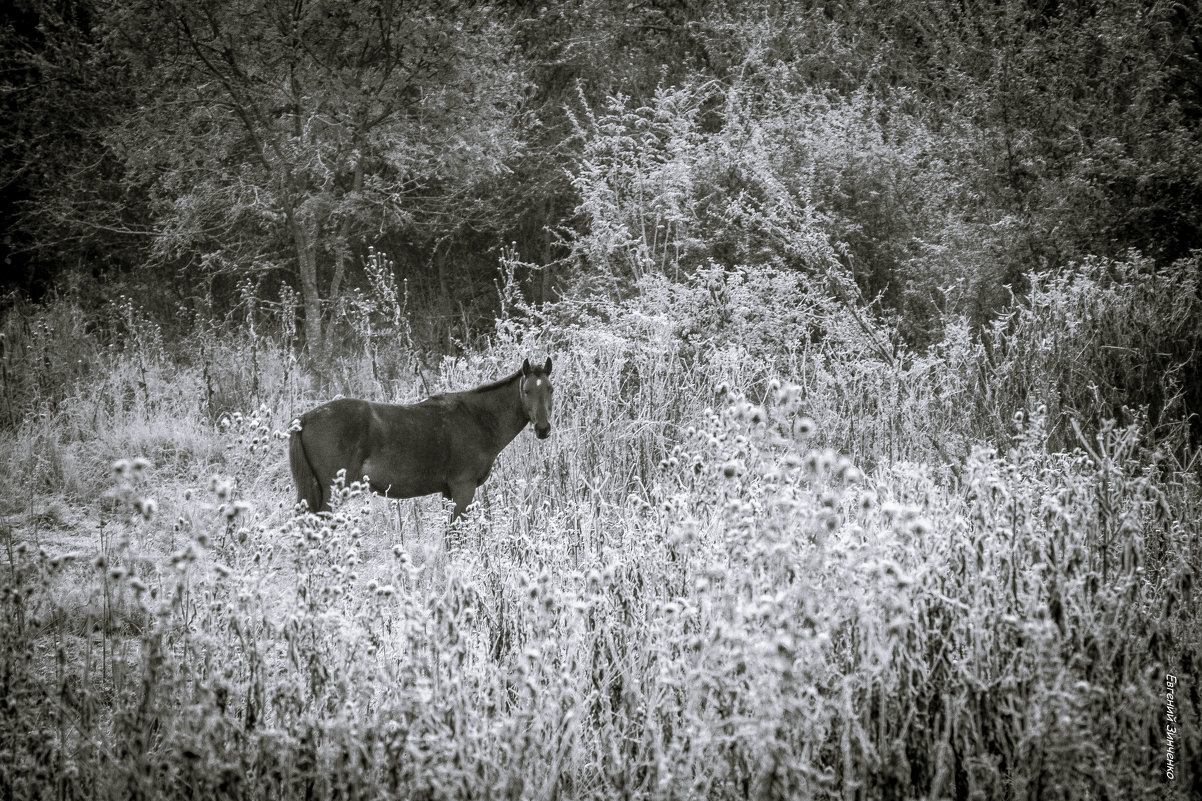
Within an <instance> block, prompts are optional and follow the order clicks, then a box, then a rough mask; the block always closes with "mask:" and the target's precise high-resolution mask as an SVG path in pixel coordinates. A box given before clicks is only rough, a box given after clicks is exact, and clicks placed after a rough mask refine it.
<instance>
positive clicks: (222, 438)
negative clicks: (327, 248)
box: [0, 264, 1202, 799]
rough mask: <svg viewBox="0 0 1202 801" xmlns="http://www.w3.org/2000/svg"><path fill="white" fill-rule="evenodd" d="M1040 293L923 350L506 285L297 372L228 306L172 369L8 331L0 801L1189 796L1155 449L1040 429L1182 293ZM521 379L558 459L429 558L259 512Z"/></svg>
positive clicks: (1189, 481) (1078, 431) (687, 304)
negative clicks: (544, 375) (307, 458)
mask: <svg viewBox="0 0 1202 801" xmlns="http://www.w3.org/2000/svg"><path fill="white" fill-rule="evenodd" d="M1195 268H1196V265H1195ZM1032 280H1033V286H1034V290H1033V293H1032V296H1031V298H1030V300H1029V301H1028V302H1027V303H1025V304H1024V305H1022V306H1020V307H1019V308H1018V310H1016V311H1015V312H1014V314H1013V316H1012V317H1011V318H1010V319H1009V320H1008V321H1007V325H1006V326H1005V327H1004V328H1003V327H1001V326H998V327H996V328H995V329H994V330H993V333H992V335H990V337H987V338H985V339H984V340H976V341H974V340H973V338H970V337H968V336H967V335H966V334H965V332H964V331H963V330H960V331H958V330H956V329H955V328H954V327H949V329H948V331H947V334H946V336H945V338H944V340H943V341H942V342H941V343H939V344H938V345H937V346H936V347H932V348H931V349H930V351H929V352H927V353H916V352H907V351H906V350H904V349H900V348H894V349H892V353H890V352H889V351H886V350H884V349H883V343H885V342H887V341H888V338H889V332H888V330H887V329H886V328H885V327H883V325H882V324H880V323H874V322H872V321H871V320H868V319H866V318H859V319H857V315H854V314H849V313H848V312H849V309H848V308H847V307H846V306H844V305H843V304H841V303H840V302H838V301H837V300H836V299H835V297H833V296H832V294H831V293H829V292H824V291H823V287H822V286H820V285H815V284H814V283H811V282H808V281H807V280H806V279H804V278H803V277H802V276H801V275H800V274H797V273H785V272H777V271H773V270H769V269H763V270H758V271H753V270H743V271H735V272H729V271H718V270H715V271H711V272H709V273H702V274H699V275H698V276H697V277H696V278H695V279H692V280H689V281H683V282H669V281H666V280H656V279H653V278H647V279H645V280H644V281H643V283H642V285H641V291H640V292H639V293H638V294H637V295H635V296H632V297H630V298H628V299H626V300H622V301H592V302H588V303H585V302H569V301H566V300H565V301H561V302H559V303H556V304H548V305H545V306H544V307H542V308H540V309H537V310H536V309H534V308H531V307H530V306H528V305H526V304H525V303H524V302H523V301H522V300H521V298H520V295H519V294H517V293H516V291H515V290H513V288H512V287H510V288H508V289H506V288H505V287H502V291H503V293H504V292H508V293H509V294H508V298H507V301H508V302H505V303H502V306H503V307H505V308H507V309H508V313H507V315H506V316H505V317H503V318H501V319H498V320H497V323H496V327H495V330H494V331H493V332H492V333H491V334H489V335H488V336H486V337H482V338H481V339H480V341H479V342H477V343H475V344H474V345H473V346H472V347H471V348H467V349H465V350H464V351H463V353H462V355H459V356H456V357H446V358H443V359H442V360H441V361H437V362H434V363H426V362H423V361H422V360H421V359H419V358H418V354H417V353H416V352H415V351H414V350H412V349H410V348H409V347H407V345H406V337H407V336H408V334H407V332H406V331H405V330H404V326H402V327H401V329H400V330H395V329H390V328H388V327H387V326H383V325H380V324H377V325H376V326H374V327H373V326H366V325H364V326H360V327H359V328H358V329H355V328H353V327H348V328H347V335H346V338H345V340H344V341H343V349H342V351H341V352H340V353H339V354H338V355H337V358H336V359H333V360H332V361H331V362H330V365H331V366H328V367H326V368H323V369H321V370H318V369H314V368H311V367H307V366H306V365H305V363H304V360H303V359H302V358H300V357H299V356H298V351H297V350H296V348H295V346H294V343H292V342H290V340H289V338H290V329H289V326H288V324H287V321H288V319H289V317H288V315H287V314H286V313H284V312H281V311H280V306H279V305H278V304H268V303H265V302H261V301H257V300H255V299H254V298H248V300H247V305H246V307H245V308H243V309H242V310H241V313H240V314H239V315H235V316H233V317H231V318H230V319H229V320H228V321H227V323H226V324H225V325H223V326H213V325H211V324H208V323H205V322H204V321H201V320H198V322H197V323H196V330H195V331H194V332H193V333H192V335H191V336H188V337H185V338H183V339H181V340H179V341H177V342H168V341H166V340H165V339H164V337H163V335H162V332H161V330H160V329H159V327H158V326H157V325H156V324H155V323H154V322H152V321H151V320H150V319H149V318H148V317H147V316H146V315H145V314H144V313H142V312H141V311H140V310H139V307H138V305H137V304H136V303H135V302H134V301H133V300H130V299H123V300H120V301H118V302H116V303H114V304H111V306H110V307H109V308H108V309H107V310H106V312H105V313H104V314H103V315H99V316H95V317H91V318H89V316H88V315H86V314H85V313H84V312H83V311H82V310H81V306H80V305H79V304H78V303H75V302H73V301H72V300H71V299H70V298H60V299H57V300H52V301H48V302H44V303H42V304H40V305H29V304H26V305H18V306H15V307H13V308H12V309H10V310H9V312H8V313H7V315H6V316H5V319H4V330H3V333H4V337H5V339H4V344H5V350H4V356H3V377H4V386H3V391H4V403H5V409H4V411H5V412H6V413H7V414H8V415H10V417H9V420H8V425H7V426H6V427H5V429H4V431H3V433H2V434H0V453H2V454H3V460H4V474H5V475H6V476H7V477H8V478H7V480H6V481H5V482H4V484H3V491H2V496H0V504H2V507H0V511H2V512H3V529H2V534H3V548H4V552H3V569H2V570H0V581H2V582H3V617H2V623H0V626H2V628H0V636H2V640H3V647H2V649H0V685H2V686H3V696H4V704H5V714H4V715H3V717H2V721H3V722H2V723H0V754H2V755H3V759H2V760H0V764H2V765H3V767H2V768H0V782H2V786H0V796H2V797H4V798H21V799H26V798H231V799H232V798H331V799H332V798H405V799H417V798H512V799H520V798H563V799H577V798H580V799H583V798H595V799H609V798H647V799H666V798H681V799H684V798H831V799H834V798H842V799H853V798H898V799H901V798H929V799H937V798H971V799H1017V798H1057V799H1060V798H1063V799H1084V798H1112V799H1139V798H1180V799H1185V798H1191V797H1196V794H1197V791H1198V788H1199V787H1200V786H1202V773H1200V772H1199V770H1198V768H1197V764H1198V762H1197V760H1196V756H1197V754H1198V753H1199V752H1200V749H1202V739H1200V735H1199V729H1198V727H1197V726H1196V724H1195V721H1196V720H1197V715H1198V712H1199V709H1200V706H1202V705H1200V704H1199V694H1198V678H1197V676H1198V674H1197V667H1196V666H1197V664H1198V659H1199V656H1200V654H1199V649H1200V644H1202V636H1200V634H1202V632H1200V630H1199V616H1198V608H1197V603H1196V597H1197V596H1196V593H1197V591H1198V590H1197V587H1196V586H1195V585H1194V584H1193V579H1194V577H1195V576H1197V575H1198V573H1199V568H1200V566H1202V546H1200V544H1199V540H1198V534H1199V528H1200V527H1202V522H1200V521H1202V495H1200V493H1199V485H1198V476H1199V471H1198V464H1197V462H1196V457H1194V456H1191V455H1190V454H1192V453H1195V452H1193V451H1191V450H1190V448H1189V444H1188V430H1187V428H1184V427H1182V426H1177V427H1176V428H1173V427H1172V426H1168V427H1166V426H1165V425H1161V426H1160V428H1157V425H1158V421H1157V420H1152V419H1149V418H1148V413H1147V409H1146V408H1145V409H1144V410H1143V411H1142V412H1141V411H1139V410H1131V409H1126V410H1125V411H1124V414H1125V415H1126V419H1125V420H1123V421H1121V422H1115V421H1114V420H1113V419H1108V418H1107V417H1106V415H1105V414H1104V412H1105V411H1107V410H1106V409H1099V410H1098V415H1097V416H1095V417H1093V418H1092V419H1088V418H1085V417H1084V416H1081V415H1079V414H1077V415H1067V414H1066V413H1064V411H1063V408H1062V407H1061V406H1058V405H1056V402H1057V399H1060V400H1061V401H1062V402H1063V403H1065V404H1067V402H1068V400H1069V397H1068V396H1069V393H1071V392H1072V391H1074V390H1075V389H1076V388H1075V387H1074V385H1073V384H1072V382H1071V381H1066V380H1065V379H1064V376H1065V375H1069V374H1071V372H1072V371H1082V372H1083V373H1084V374H1086V375H1089V376H1094V377H1096V376H1105V375H1112V374H1123V375H1134V374H1135V373H1136V372H1137V371H1138V370H1139V369H1140V368H1139V365H1137V364H1134V363H1129V362H1124V361H1123V360H1125V359H1129V358H1130V354H1132V353H1134V352H1135V351H1136V350H1137V348H1138V347H1139V346H1140V345H1141V342H1144V341H1146V340H1147V338H1149V337H1154V336H1157V331H1156V330H1153V329H1152V328H1150V327H1149V326H1147V325H1145V324H1144V323H1145V322H1146V320H1147V319H1148V317H1149V315H1152V316H1154V317H1155V319H1157V320H1164V321H1170V320H1171V318H1172V316H1171V315H1170V314H1167V313H1166V312H1165V309H1166V308H1169V307H1172V304H1173V303H1174V302H1176V303H1177V305H1178V306H1180V304H1182V303H1185V304H1186V305H1187V306H1188V305H1189V304H1190V303H1194V304H1195V306H1193V307H1191V308H1188V309H1185V311H1186V312H1188V313H1189V314H1193V313H1194V312H1196V303H1197V300H1196V298H1197V294H1196V289H1197V286H1196V284H1197V271H1196V269H1182V270H1178V271H1176V272H1173V273H1169V272H1164V273H1159V274H1156V275H1154V276H1152V277H1151V278H1149V277H1148V276H1147V275H1143V274H1141V275H1136V274H1135V273H1134V272H1133V271H1132V268H1131V265H1123V264H1106V265H1098V264H1095V265H1094V266H1093V267H1092V268H1090V267H1084V268H1082V269H1080V270H1078V271H1077V273H1076V274H1075V275H1074V276H1072V277H1071V279H1069V278H1066V279H1063V280H1060V281H1052V280H1040V279H1036V278H1034V277H1033V278H1032ZM1191 281H1192V282H1193V283H1190V282H1191ZM393 290H395V287H393ZM1191 293H1193V294H1192V295H1191ZM1191 297H1192V298H1194V300H1192V301H1191V300H1189V299H1190V298H1191ZM1174 298H1176V299H1177V300H1176V301H1174V300H1173V299H1174ZM1181 298H1185V299H1186V300H1184V301H1182V300H1181ZM373 303H376V304H377V306H376V307H373V308H374V310H375V313H376V319H377V320H387V319H389V318H390V317H391V315H390V313H389V309H393V308H395V307H396V304H397V303H398V297H397V296H396V295H395V294H393V295H392V296H391V297H389V296H388V292H387V291H383V292H382V294H381V295H379V296H377V297H375V298H374V299H373ZM1166 303H1167V304H1169V306H1168V307H1166V306H1165V304H1166ZM1184 321H1185V323H1192V324H1193V325H1197V320H1196V319H1195V318H1192V317H1189V316H1187V317H1185V318H1184ZM1180 322H1181V321H1180V320H1179V321H1178V323H1180ZM1165 324H1166V325H1170V327H1171V325H1175V324H1172V323H1170V322H1166V323H1165ZM1173 330H1180V329H1173ZM1161 333H1163V332H1161ZM1053 335H1054V336H1053ZM1100 345H1104V346H1106V347H1100ZM544 354H550V355H551V356H553V358H554V360H555V369H554V374H553V379H554V382H555V385H556V401H555V408H554V413H553V418H552V425H553V429H552V435H551V437H550V438H549V439H548V440H546V441H538V440H536V439H535V438H534V436H533V435H532V434H531V433H530V432H529V430H527V431H526V432H523V434H522V435H520V436H519V438H518V439H517V440H515V441H514V443H513V444H512V445H511V446H510V447H509V448H508V449H507V450H506V451H504V452H503V453H502V455H501V457H500V459H499V461H498V464H497V466H496V469H495V470H494V473H493V476H492V477H491V478H490V479H489V481H488V482H487V484H486V485H485V486H484V488H483V491H482V492H481V494H479V495H478V496H477V500H478V502H477V504H476V505H475V506H473V507H472V510H471V512H470V514H469V515H468V518H467V519H466V521H465V522H466V525H464V526H463V527H462V531H460V532H457V533H456V534H455V535H454V536H448V530H447V522H446V521H447V517H448V511H447V510H448V507H447V506H446V505H445V504H444V503H443V502H442V501H441V499H439V498H437V497H430V498H424V499H418V500H415V501H400V502H394V501H388V500H387V499H381V498H372V497H369V496H368V495H366V494H365V493H363V492H362V491H361V488H360V487H359V486H358V484H357V483H355V482H353V481H352V483H351V485H350V486H346V487H344V488H343V491H342V492H341V494H340V496H339V502H338V503H337V505H336V509H335V512H334V513H333V515H332V516H328V517H323V518H317V517H314V516H312V515H307V514H297V512H296V510H294V508H293V499H294V490H293V488H292V485H291V478H290V476H289V474H288V470H287V457H286V444H287V443H286V432H287V430H288V427H289V424H290V421H291V419H292V417H293V416H294V415H296V414H298V413H299V412H301V411H303V410H305V409H307V408H309V407H311V406H312V405H315V404H316V403H317V402H320V401H323V400H325V399H327V398H328V397H331V396H333V395H334V394H337V393H342V394H347V395H356V396H362V397H370V398H376V399H386V400H389V401H394V402H404V401H411V400H416V399H418V398H420V397H424V396H425V395H427V394H429V393H432V392H438V391H444V390H448V389H463V388H469V387H472V386H475V385H477V384H480V383H483V382H485V381H488V380H491V379H492V378H494V377H497V376H499V375H503V374H506V373H509V372H511V371H512V370H513V369H515V367H516V366H517V365H518V364H519V363H520V360H521V358H523V357H524V356H526V355H530V356H532V357H533V358H538V359H541V358H542V357H543V355H544ZM1116 371H1117V373H1116ZM1168 378H1171V376H1169V377H1168ZM1168 378H1166V379H1165V380H1166V381H1167V380H1168ZM1166 386H1168V385H1167V384H1166ZM1048 387H1054V388H1056V389H1057V392H1054V393H1048V394H1041V392H1043V391H1045V390H1046V388H1048ZM1167 405H1168V404H1166V406H1167ZM1078 408H1080V407H1078ZM1164 417H1165V418H1166V419H1167V417H1168V415H1167V414H1166V415H1164ZM1153 435H1155V437H1153ZM1151 442H1156V443H1158V444H1156V445H1154V446H1153V445H1149V443H1151ZM1183 460H1186V461H1183ZM1166 682H1167V683H1166ZM1174 722H1175V723H1176V725H1174Z"/></svg>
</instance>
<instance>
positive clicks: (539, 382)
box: [534, 378, 543, 387]
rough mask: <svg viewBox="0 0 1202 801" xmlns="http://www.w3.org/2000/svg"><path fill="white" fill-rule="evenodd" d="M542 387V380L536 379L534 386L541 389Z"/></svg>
mask: <svg viewBox="0 0 1202 801" xmlns="http://www.w3.org/2000/svg"><path fill="white" fill-rule="evenodd" d="M542 385H543V380H542V379H541V378H536V379H534V386H536V387H541V386H542Z"/></svg>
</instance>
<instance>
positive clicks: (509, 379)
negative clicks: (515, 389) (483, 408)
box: [468, 368, 522, 392]
mask: <svg viewBox="0 0 1202 801" xmlns="http://www.w3.org/2000/svg"><path fill="white" fill-rule="evenodd" d="M521 374H522V371H521V369H520V368H519V369H518V370H516V371H515V372H513V373H511V374H510V375H507V376H505V377H504V378H498V379H497V380H496V381H490V382H489V383H487V384H481V385H480V386H478V387H475V388H474V389H469V390H468V392H489V391H491V390H494V389H500V388H501V387H503V386H506V385H508V384H512V383H513V382H514V381H516V380H517V379H518V377H519V376H521Z"/></svg>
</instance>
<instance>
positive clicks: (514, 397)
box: [476, 377, 530, 453]
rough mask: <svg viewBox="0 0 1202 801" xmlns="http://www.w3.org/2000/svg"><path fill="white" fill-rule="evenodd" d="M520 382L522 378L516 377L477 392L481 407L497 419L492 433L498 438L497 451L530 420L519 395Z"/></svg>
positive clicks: (477, 399)
mask: <svg viewBox="0 0 1202 801" xmlns="http://www.w3.org/2000/svg"><path fill="white" fill-rule="evenodd" d="M519 384H520V379H518V378H516V377H515V378H514V379H513V380H512V381H509V382H506V383H504V384H499V385H497V386H495V387H492V388H490V389H487V390H484V391H482V392H477V393H476V401H477V403H478V405H479V408H481V409H483V410H485V411H487V413H488V414H489V415H491V416H492V418H493V420H495V426H494V427H493V431H492V434H493V437H494V438H495V440H496V441H495V442H494V443H493V445H494V447H495V448H496V451H497V453H500V452H501V451H502V450H503V449H504V448H505V446H506V445H508V444H509V443H510V442H512V441H513V439H514V437H516V436H517V435H518V434H520V433H521V432H522V429H523V428H525V427H526V424H527V423H528V422H530V421H529V419H528V418H527V417H526V412H525V410H523V409H522V402H521V398H520V397H518V392H519V389H518V387H519Z"/></svg>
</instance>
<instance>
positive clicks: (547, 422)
mask: <svg viewBox="0 0 1202 801" xmlns="http://www.w3.org/2000/svg"><path fill="white" fill-rule="evenodd" d="M520 384H521V393H522V408H523V409H525V410H526V418H527V419H528V420H529V421H530V422H531V423H533V424H534V433H535V435H537V436H538V438H539V439H546V438H547V437H548V436H550V434H551V393H552V392H553V391H554V390H553V388H552V386H551V359H550V357H548V358H547V363H546V364H544V365H543V366H542V367H531V366H530V360H529V359H526V360H525V361H523V362H522V380H521V382H520Z"/></svg>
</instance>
